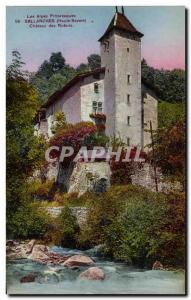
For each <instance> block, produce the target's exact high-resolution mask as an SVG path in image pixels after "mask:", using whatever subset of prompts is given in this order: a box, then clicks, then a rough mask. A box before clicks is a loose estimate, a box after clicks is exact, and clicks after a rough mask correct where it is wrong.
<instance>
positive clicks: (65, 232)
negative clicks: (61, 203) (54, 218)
mask: <svg viewBox="0 0 191 300" xmlns="http://www.w3.org/2000/svg"><path fill="white" fill-rule="evenodd" d="M58 226H59V230H60V234H61V244H62V246H64V247H75V246H76V237H75V236H76V233H77V232H78V231H79V226H78V224H77V220H76V218H75V217H74V216H73V215H72V214H71V211H70V209H69V207H68V206H65V207H64V208H63V210H62V212H61V214H60V215H59V217H58Z"/></svg>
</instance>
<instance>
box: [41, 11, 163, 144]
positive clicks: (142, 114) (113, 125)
mask: <svg viewBox="0 0 191 300" xmlns="http://www.w3.org/2000/svg"><path fill="white" fill-rule="evenodd" d="M142 37H143V34H142V33H141V32H139V31H138V30H137V29H136V28H135V27H134V26H133V25H132V23H131V22H130V21H129V20H128V19H127V17H126V16H125V14H124V11H123V10H122V12H121V13H120V12H118V11H116V13H115V14H114V16H113V18H112V20H111V22H110V24H109V26H108V28H107V30H106V31H105V33H104V34H103V35H102V36H101V38H100V39H99V42H100V52H101V67H100V68H98V69H95V70H93V71H90V72H86V73H83V74H80V75H77V76H75V77H74V78H73V79H72V80H71V81H70V82H68V83H67V84H66V85H65V86H64V87H63V88H62V89H61V90H59V91H56V92H55V93H54V94H53V95H52V96H50V98H49V99H48V101H47V102H46V103H45V104H44V105H43V112H44V113H43V114H42V115H41V118H40V120H39V123H38V130H39V131H40V132H42V133H44V134H46V135H47V136H48V137H49V136H51V126H52V125H53V124H54V121H55V112H58V111H63V112H64V114H65V116H66V120H67V121H68V122H69V123H77V122H80V121H92V122H96V115H97V114H104V115H105V116H106V121H105V133H106V134H107V135H108V136H116V137H120V138H121V139H122V140H123V141H124V142H125V143H126V144H127V145H128V146H136V145H140V146H142V147H143V146H145V145H147V144H148V143H150V132H149V131H148V130H149V129H150V121H151V122H152V128H153V129H154V130H155V129H157V123H158V122H157V107H158V101H157V96H156V94H155V92H154V91H153V90H152V89H151V88H150V87H149V86H148V85H147V84H146V83H145V82H142V80H141V38H142Z"/></svg>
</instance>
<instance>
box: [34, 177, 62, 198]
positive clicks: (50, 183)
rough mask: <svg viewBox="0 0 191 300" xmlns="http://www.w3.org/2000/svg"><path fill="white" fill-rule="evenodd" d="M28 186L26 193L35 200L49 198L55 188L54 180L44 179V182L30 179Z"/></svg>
mask: <svg viewBox="0 0 191 300" xmlns="http://www.w3.org/2000/svg"><path fill="white" fill-rule="evenodd" d="M28 186H29V187H28V193H29V195H31V197H32V198H33V199H35V200H51V198H52V195H53V194H54V192H56V188H57V185H56V183H55V181H54V180H46V181H44V182H41V180H36V181H31V182H30V183H29V184H28Z"/></svg>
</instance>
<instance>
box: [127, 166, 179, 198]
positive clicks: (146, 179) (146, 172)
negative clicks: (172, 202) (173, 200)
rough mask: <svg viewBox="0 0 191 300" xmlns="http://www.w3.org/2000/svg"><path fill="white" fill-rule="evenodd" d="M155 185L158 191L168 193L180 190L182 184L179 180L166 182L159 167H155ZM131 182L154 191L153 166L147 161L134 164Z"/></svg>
mask: <svg viewBox="0 0 191 300" xmlns="http://www.w3.org/2000/svg"><path fill="white" fill-rule="evenodd" d="M156 173H157V185H158V191H159V192H164V193H170V192H172V191H182V190H183V186H182V185H181V183H180V182H178V181H176V182H167V181H164V178H163V176H162V173H161V171H160V169H159V168H157V172H156ZM131 180H132V184H134V185H141V186H144V187H145V188H147V189H149V190H151V191H153V192H156V183H155V173H154V168H153V166H152V165H151V164H149V163H144V164H142V165H140V164H137V165H136V164H135V166H134V170H133V175H131Z"/></svg>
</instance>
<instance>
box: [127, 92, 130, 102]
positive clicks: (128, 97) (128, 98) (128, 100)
mask: <svg viewBox="0 0 191 300" xmlns="http://www.w3.org/2000/svg"><path fill="white" fill-rule="evenodd" d="M127 104H130V95H129V94H127Z"/></svg>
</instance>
